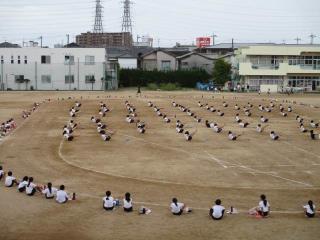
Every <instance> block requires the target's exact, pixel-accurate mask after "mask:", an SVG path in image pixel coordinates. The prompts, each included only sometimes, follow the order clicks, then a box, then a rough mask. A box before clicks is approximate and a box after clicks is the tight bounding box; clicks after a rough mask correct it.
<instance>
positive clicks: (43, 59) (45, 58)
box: [41, 55, 51, 64]
mask: <svg viewBox="0 0 320 240" xmlns="http://www.w3.org/2000/svg"><path fill="white" fill-rule="evenodd" d="M50 63H51V57H50V56H45V55H43V56H41V64H50Z"/></svg>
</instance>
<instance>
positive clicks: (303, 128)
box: [299, 123, 308, 133]
mask: <svg viewBox="0 0 320 240" xmlns="http://www.w3.org/2000/svg"><path fill="white" fill-rule="evenodd" d="M299 128H300V132H302V133H305V132H308V130H307V129H305V127H304V126H303V123H301V124H300V126H299Z"/></svg>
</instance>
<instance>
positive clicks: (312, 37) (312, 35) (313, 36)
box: [309, 33, 317, 44]
mask: <svg viewBox="0 0 320 240" xmlns="http://www.w3.org/2000/svg"><path fill="white" fill-rule="evenodd" d="M309 37H310V39H311V41H310V44H313V39H315V38H316V37H317V36H316V35H314V34H313V33H311V34H310V35H309Z"/></svg>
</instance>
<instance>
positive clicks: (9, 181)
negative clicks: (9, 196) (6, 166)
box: [4, 171, 18, 187]
mask: <svg viewBox="0 0 320 240" xmlns="http://www.w3.org/2000/svg"><path fill="white" fill-rule="evenodd" d="M4 184H5V186H6V187H12V186H13V184H16V185H18V182H17V180H16V178H15V177H13V176H12V172H11V171H9V172H8V176H7V177H6V179H5V183H4Z"/></svg>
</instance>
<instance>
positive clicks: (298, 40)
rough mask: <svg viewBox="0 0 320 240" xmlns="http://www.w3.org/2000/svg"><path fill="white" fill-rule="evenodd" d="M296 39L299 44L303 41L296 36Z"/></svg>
mask: <svg viewBox="0 0 320 240" xmlns="http://www.w3.org/2000/svg"><path fill="white" fill-rule="evenodd" d="M294 40H296V41H297V45H298V44H299V42H300V41H301V38H299V37H296V38H295V39H294Z"/></svg>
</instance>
